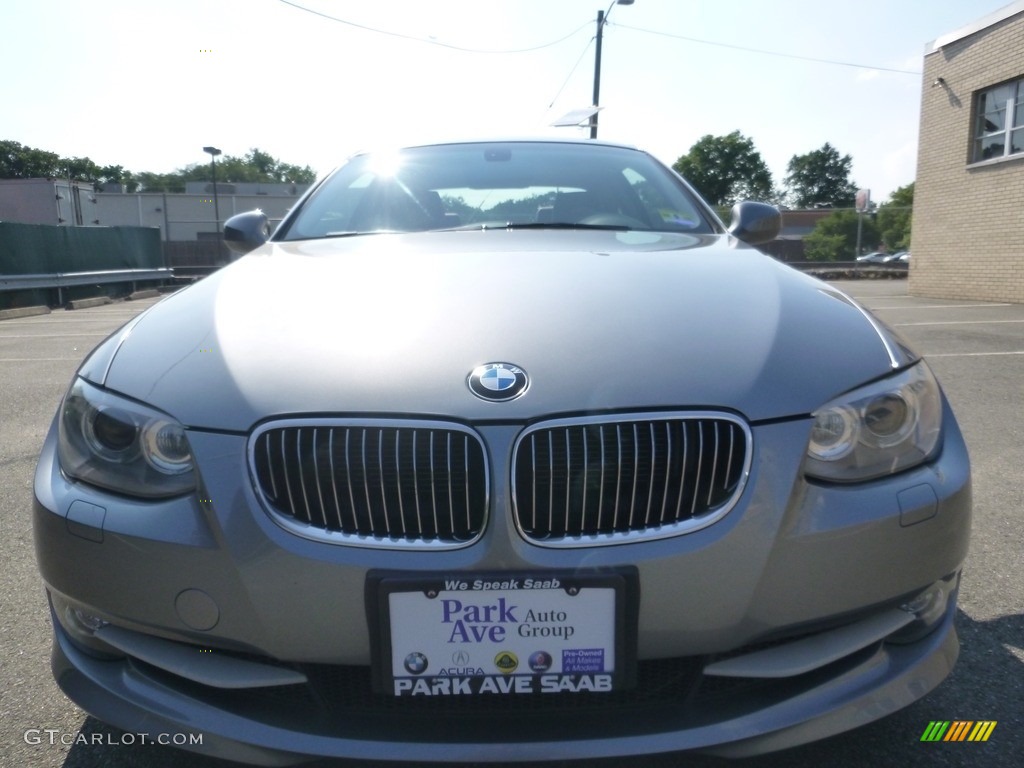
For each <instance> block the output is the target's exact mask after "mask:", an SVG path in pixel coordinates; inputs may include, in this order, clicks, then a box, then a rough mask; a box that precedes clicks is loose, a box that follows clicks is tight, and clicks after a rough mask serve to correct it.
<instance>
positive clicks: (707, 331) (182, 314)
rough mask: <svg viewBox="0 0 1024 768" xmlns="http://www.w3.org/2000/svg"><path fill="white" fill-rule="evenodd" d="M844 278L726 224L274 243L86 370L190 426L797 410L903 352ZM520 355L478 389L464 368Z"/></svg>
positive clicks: (138, 326)
mask: <svg viewBox="0 0 1024 768" xmlns="http://www.w3.org/2000/svg"><path fill="white" fill-rule="evenodd" d="M912 360H913V357H912V353H910V352H909V351H907V350H906V349H905V348H903V347H902V346H901V345H900V344H899V342H898V341H897V340H895V339H894V338H893V337H892V336H891V335H890V334H889V333H888V331H887V330H886V329H885V328H883V327H881V326H879V325H878V324H877V321H874V320H872V319H871V318H870V316H869V315H868V314H867V313H866V312H864V311H863V310H862V309H861V308H860V307H858V306H857V305H856V304H855V303H854V302H852V301H851V300H850V299H849V298H847V297H846V296H845V295H843V294H841V293H839V292H838V291H835V290H834V289H832V288H830V287H828V286H827V285H825V284H823V283H820V282H818V281H816V280H813V279H812V278H809V277H807V276H805V275H802V274H800V273H797V272H795V271H793V270H791V269H789V268H788V267H785V266H784V265H782V264H779V263H778V262H776V261H775V260H773V259H771V258H769V257H767V256H764V255H762V254H760V253H758V252H757V251H755V250H754V249H751V248H747V247H745V246H742V245H741V244H739V243H737V242H736V241H735V240H733V239H731V238H729V237H727V236H704V237H696V236H685V235H658V234H652V233H632V232H592V233H581V232H533V231H530V232H520V231H505V230H492V231H476V232H451V233H421V234H409V235H394V234H380V235H374V236H360V237H348V238H336V239H327V240H316V241H304V242H294V243H269V244H267V245H266V246H263V247H262V248H260V249H258V250H257V251H254V252H253V253H251V254H249V255H247V256H245V257H243V258H242V259H240V260H239V261H237V262H235V263H234V264H232V265H230V266H228V267H226V268H224V269H222V270H220V271H219V272H217V273H216V274H214V275H212V276H211V277H209V278H207V279H205V280H203V281H201V282H199V283H197V284H195V285H194V286H192V287H190V288H188V289H186V290H183V291H180V292H178V293H177V294H173V295H171V296H170V297H168V298H167V299H165V300H164V301H162V302H160V303H158V304H156V305H154V306H153V307H152V308H150V309H149V310H148V311H147V312H145V313H143V314H142V315H141V316H140V317H139V318H138V319H137V321H136V322H135V323H133V324H132V325H130V326H129V327H127V328H126V329H125V330H124V331H123V332H121V333H120V334H115V336H114V337H112V338H111V339H110V340H108V341H107V342H106V343H105V344H104V345H101V347H100V348H99V349H98V350H97V351H96V352H95V353H94V355H93V357H92V358H90V359H89V360H88V361H86V363H85V364H84V365H83V367H82V369H81V371H80V372H81V374H82V375H83V376H85V377H86V378H90V379H92V380H94V381H96V382H98V383H101V384H104V385H105V386H107V387H109V388H110V389H113V390H115V391H118V392H121V393H123V394H126V395H129V396H131V397H134V398H137V399H139V400H142V401H145V402H147V403H149V404H151V405H154V406H156V407H158V408H161V409H162V410H164V411H166V412H167V413H168V414H170V415H172V416H174V417H175V418H177V419H179V420H180V421H181V422H182V423H183V424H185V425H186V426H189V427H197V428H207V429H217V430H238V431H244V430H248V429H250V428H251V427H252V426H253V425H254V424H255V423H257V422H259V421H260V420H263V419H266V418H269V417H274V416H288V415H298V414H303V415H314V414H318V415H324V414H331V415H351V414H374V415H410V416H412V415H417V416H431V417H433V416H454V417H457V418H459V419H464V420H467V421H473V420H501V421H526V420H529V419H532V418H536V417H540V416H545V415H552V414H574V413H581V412H591V411H605V410H610V409H615V410H646V409H677V408H699V409H710V408H714V409H730V410H733V411H736V412H738V413H740V414H742V415H744V416H746V417H747V418H748V419H750V420H752V421H757V420H762V419H772V418H782V417H790V416H796V415H805V414H808V413H810V412H812V411H813V410H815V409H816V408H818V407H819V406H821V405H822V404H823V403H824V402H826V401H827V400H829V399H831V398H832V397H834V396H836V395H838V394H840V393H842V392H844V391H846V390H848V389H851V388H852V387H854V386H856V385H859V384H861V383H863V382H865V381H868V380H871V379H874V378H877V377H879V376H882V375H884V374H886V373H888V372H890V371H892V370H893V369H894V368H897V367H901V366H903V365H906V364H908V363H909V362H912ZM489 362H504V363H510V364H512V365H515V366H518V367H520V368H522V369H523V370H524V371H526V372H527V374H528V375H529V378H530V385H529V388H528V390H527V391H526V393H525V394H524V395H523V396H521V397H519V398H518V399H515V400H512V401H509V402H502V403H495V402H488V401H484V400H481V399H479V398H478V397H476V396H475V395H474V394H472V392H471V391H470V389H469V387H468V386H467V377H468V376H469V374H470V372H471V371H472V370H473V369H474V368H475V367H477V366H479V365H482V364H484V363H489Z"/></svg>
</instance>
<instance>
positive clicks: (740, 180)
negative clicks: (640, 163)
mask: <svg viewBox="0 0 1024 768" xmlns="http://www.w3.org/2000/svg"><path fill="white" fill-rule="evenodd" d="M672 167H673V168H674V169H675V170H676V171H677V172H678V173H679V174H680V175H681V176H682V177H683V178H685V179H686V180H687V181H689V182H690V183H691V184H692V185H693V186H694V187H695V188H696V190H697V191H698V192H700V194H701V196H703V197H704V199H705V200H707V201H708V203H710V204H711V205H714V206H722V205H732V204H733V203H735V202H738V201H740V200H770V199H772V191H773V187H772V174H771V171H769V170H768V166H767V165H765V162H764V160H763V159H762V158H761V154H760V153H759V152H758V151H757V150H756V149H755V148H754V142H753V141H751V140H750V139H748V138H747V137H746V136H744V135H743V134H741V133H740V132H739V131H733V132H732V133H730V134H728V135H727V136H712V135H710V134H708V135H706V136H703V137H701V139H700V140H699V141H698V142H697V143H696V144H694V145H693V146H692V147H690V151H689V152H687V153H686V154H685V155H683V156H682V157H680V158H679V159H678V160H676V162H675V163H674V164H673V165H672Z"/></svg>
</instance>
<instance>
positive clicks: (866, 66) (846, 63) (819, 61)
mask: <svg viewBox="0 0 1024 768" xmlns="http://www.w3.org/2000/svg"><path fill="white" fill-rule="evenodd" d="M614 26H617V27H622V28H623V29H632V30H633V31H635V32H646V33H648V34H651V35H661V36H662V37H671V38H674V39H676V40H686V41H687V42H690V43H700V44H701V45H713V46H717V47H719V48H732V49H733V50H736V51H746V52H748V53H760V54H764V55H765V56H778V57H780V58H783V59H799V60H800V61H813V62H815V63H817V64H835V65H837V66H841V67H855V68H857V69H874V70H878V71H880V72H896V73H898V74H901V75H916V76H918V77H920V76H921V73H920V72H914V71H911V70H909V69H892V68H891V67H875V66H872V65H869V64H856V63H854V62H850V61H836V60H834V59H816V58H814V57H813V56H798V55H797V54H795V53H781V52H780V51H768V50H765V49H763V48H747V47H746V46H742V45H732V44H730V43H719V42H715V41H713V40H701V39H700V38H697V37H686V36H685V35H674V34H672V33H671V32H662V31H661V30H657V29H644V28H643V27H634V26H632V25H630V24H614Z"/></svg>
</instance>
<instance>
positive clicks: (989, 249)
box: [909, 0, 1024, 303]
mask: <svg viewBox="0 0 1024 768" xmlns="http://www.w3.org/2000/svg"><path fill="white" fill-rule="evenodd" d="M911 251H912V252H913V259H912V260H911V265H910V282H909V285H910V293H912V294H915V295H920V296H934V297H940V298H954V299H978V300H990V301H1012V302H1019V303H1024V0H1017V2H1014V3H1011V4H1010V5H1007V6H1005V7H1003V8H1000V9H999V10H997V11H995V12H993V13H991V14H989V15H988V16H985V17H983V18H981V19H978V20H977V21H976V22H974V23H973V24H970V25H968V26H966V27H964V28H963V29H959V30H956V31H955V32H951V33H950V34H948V35H945V36H943V37H940V38H938V39H937V40H935V41H934V42H932V43H929V44H928V46H927V47H926V49H925V57H924V83H923V95H922V100H921V132H920V139H919V149H918V161H917V179H916V183H915V186H914V224H913V240H912V245H911Z"/></svg>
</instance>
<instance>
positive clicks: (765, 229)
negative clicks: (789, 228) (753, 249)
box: [729, 200, 782, 245]
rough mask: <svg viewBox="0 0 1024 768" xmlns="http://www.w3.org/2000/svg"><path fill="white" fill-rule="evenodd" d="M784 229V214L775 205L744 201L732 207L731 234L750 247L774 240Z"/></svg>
mask: <svg viewBox="0 0 1024 768" xmlns="http://www.w3.org/2000/svg"><path fill="white" fill-rule="evenodd" d="M781 228H782V214H781V213H779V209H778V208H776V207H775V206H774V205H766V204H765V203H752V202H750V201H749V200H744V201H743V202H742V203H736V205H734V206H733V207H732V223H731V224H730V225H729V234H730V235H732V236H733V237H735V238H736V239H737V240H742V241H743V242H744V243H748V244H750V245H759V244H761V243H767V242H768V241H769V240H774V239H775V238H776V236H777V235H778V234H779V230H780V229H781Z"/></svg>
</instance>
